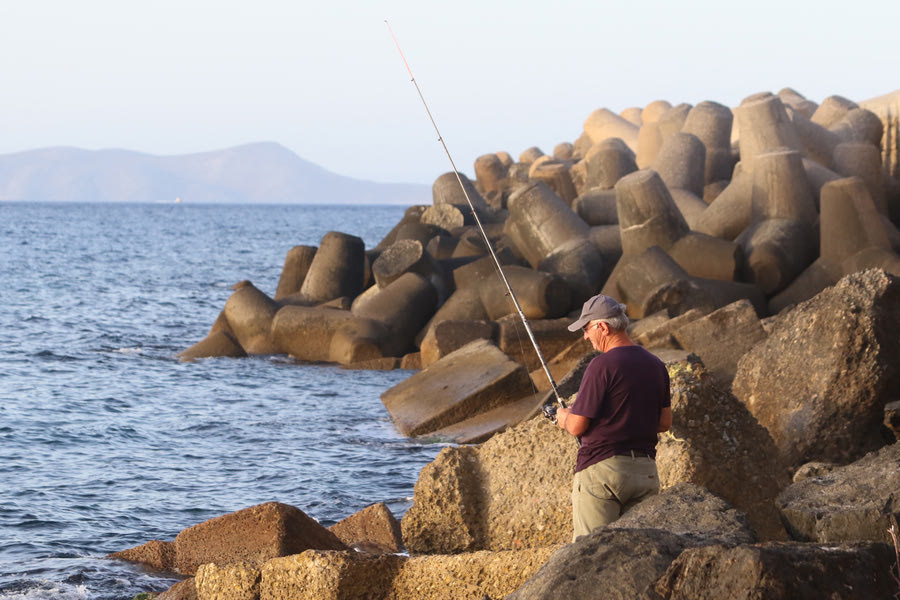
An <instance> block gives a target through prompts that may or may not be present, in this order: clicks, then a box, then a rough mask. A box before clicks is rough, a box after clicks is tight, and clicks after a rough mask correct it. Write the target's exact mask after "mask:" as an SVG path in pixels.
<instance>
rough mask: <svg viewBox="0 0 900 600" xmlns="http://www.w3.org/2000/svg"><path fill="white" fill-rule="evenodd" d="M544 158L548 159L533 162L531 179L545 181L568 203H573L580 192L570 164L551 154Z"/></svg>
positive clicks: (529, 171) (529, 174)
mask: <svg viewBox="0 0 900 600" xmlns="http://www.w3.org/2000/svg"><path fill="white" fill-rule="evenodd" d="M544 158H546V159H547V160H538V161H536V162H535V163H533V164H532V166H531V168H530V169H529V170H528V177H529V179H532V180H536V181H543V182H544V183H546V184H547V186H548V187H549V188H550V189H551V190H553V191H554V192H556V194H557V195H558V196H559V197H560V198H562V199H563V201H564V202H565V203H566V204H571V203H572V201H573V200H574V199H575V197H576V196H577V195H578V193H577V192H576V190H575V183H574V181H573V180H572V176H571V174H570V173H569V167H568V165H566V164H564V163H562V162H559V161H556V159H554V158H552V157H549V156H548V157H544Z"/></svg>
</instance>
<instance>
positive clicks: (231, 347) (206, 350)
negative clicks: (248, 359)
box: [175, 331, 247, 362]
mask: <svg viewBox="0 0 900 600" xmlns="http://www.w3.org/2000/svg"><path fill="white" fill-rule="evenodd" d="M175 356H176V357H177V358H178V360H180V361H185V362H186V361H191V360H196V359H198V358H215V357H228V358H243V357H245V356H247V353H246V352H245V351H244V349H243V348H242V347H241V345H240V343H239V342H238V341H237V338H235V337H234V336H233V335H232V334H230V333H228V332H227V331H216V332H214V333H211V334H209V335H208V336H206V337H205V338H203V339H202V340H200V341H199V342H197V343H196V344H194V345H193V346H191V347H190V348H186V349H185V350H182V351H181V352H179V353H178V354H176V355H175Z"/></svg>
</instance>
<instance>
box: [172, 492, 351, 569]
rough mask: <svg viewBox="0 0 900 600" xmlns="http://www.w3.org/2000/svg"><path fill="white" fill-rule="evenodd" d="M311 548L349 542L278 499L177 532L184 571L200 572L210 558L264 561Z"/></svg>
mask: <svg viewBox="0 0 900 600" xmlns="http://www.w3.org/2000/svg"><path fill="white" fill-rule="evenodd" d="M310 548H314V549H319V550H346V549H347V546H345V545H344V544H343V543H342V542H341V541H340V540H339V539H338V538H337V537H336V536H335V535H334V534H333V533H331V532H330V531H328V530H327V529H325V528H324V527H323V526H321V525H319V523H317V522H316V521H315V520H314V519H312V518H311V517H308V516H307V515H306V514H305V513H304V512H303V511H301V510H300V509H299V508H295V507H293V506H288V505H287V504H281V503H279V502H267V503H265V504H259V505H256V506H251V507H250V508H245V509H243V510H239V511H237V512H233V513H229V514H227V515H222V516H220V517H216V518H214V519H210V520H208V521H204V522H203V523H200V524H198V525H194V526H193V527H188V528H187V529H185V530H183V531H182V532H181V533H179V534H178V535H177V536H175V557H176V568H177V570H178V572H180V573H185V574H193V573H196V571H197V568H198V567H199V566H200V565H203V564H206V563H216V564H218V565H224V564H230V563H237V562H248V563H253V564H256V565H260V564H262V563H264V562H265V561H267V560H269V559H271V558H275V557H278V556H287V555H290V554H297V553H299V552H303V551H304V550H307V549H310Z"/></svg>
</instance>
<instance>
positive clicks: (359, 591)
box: [260, 550, 408, 600]
mask: <svg viewBox="0 0 900 600" xmlns="http://www.w3.org/2000/svg"><path fill="white" fill-rule="evenodd" d="M406 560H408V559H407V558H406V557H404V556H399V555H395V554H381V555H377V556H373V555H370V554H363V553H361V552H354V551H346V552H324V551H316V550H308V551H306V552H303V553H302V554H296V555H294V556H285V557H282V558H278V559H275V560H270V561H269V562H267V563H266V564H265V565H264V566H263V568H262V570H261V573H260V600H296V599H298V598H315V599H316V600H359V599H362V598H385V597H386V596H387V594H388V593H389V592H390V589H391V582H392V580H393V579H394V577H396V575H397V573H398V572H399V570H400V565H402V564H403V563H404V562H405V561H406Z"/></svg>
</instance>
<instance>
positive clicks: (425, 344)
mask: <svg viewBox="0 0 900 600" xmlns="http://www.w3.org/2000/svg"><path fill="white" fill-rule="evenodd" d="M494 332H495V325H494V323H493V322H492V321H458V320H453V319H448V320H445V321H440V322H438V323H435V325H434V327H431V328H430V329H428V333H426V334H425V337H424V338H423V339H422V343H421V345H420V348H421V350H420V353H421V355H420V363H421V366H420V367H419V368H424V367H427V366H429V365H432V364H434V363H436V362H437V361H439V360H440V359H442V358H444V357H445V356H447V355H448V354H450V353H452V352H456V351H457V350H459V349H460V348H462V347H463V346H465V345H466V344H468V343H470V342H473V341H475V340H482V339H483V340H493V339H494Z"/></svg>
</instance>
